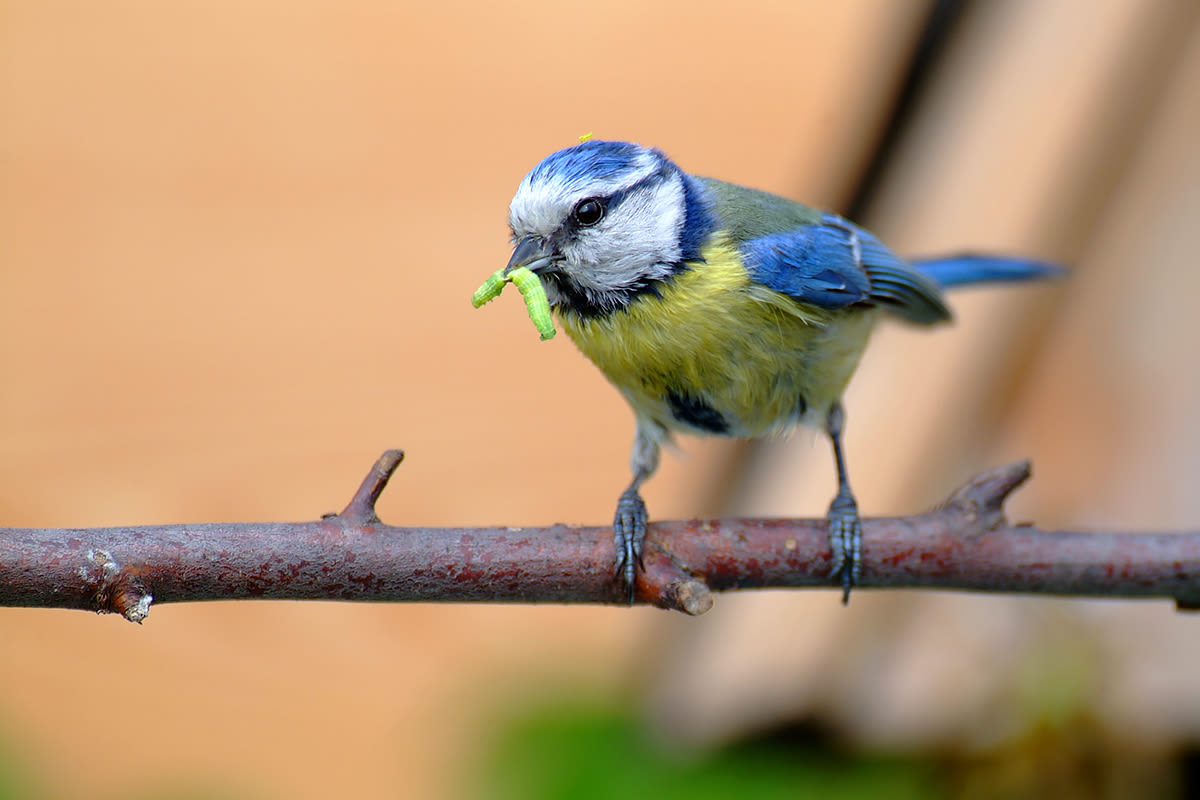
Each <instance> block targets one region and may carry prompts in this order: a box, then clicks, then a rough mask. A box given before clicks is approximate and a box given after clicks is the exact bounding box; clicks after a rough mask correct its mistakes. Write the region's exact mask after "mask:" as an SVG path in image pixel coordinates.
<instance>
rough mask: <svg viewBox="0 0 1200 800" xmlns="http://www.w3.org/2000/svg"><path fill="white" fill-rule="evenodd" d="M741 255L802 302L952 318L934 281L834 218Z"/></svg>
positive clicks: (749, 244)
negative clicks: (884, 307)
mask: <svg viewBox="0 0 1200 800" xmlns="http://www.w3.org/2000/svg"><path fill="white" fill-rule="evenodd" d="M741 251H742V255H743V257H744V258H745V259H746V269H747V270H749V272H750V276H751V277H752V278H753V279H754V280H755V281H757V282H759V283H762V284H763V285H765V286H768V287H770V288H771V289H774V290H775V291H777V292H781V293H783V294H786V295H788V296H789V297H792V298H794V299H796V300H798V301H799V302H801V303H808V304H810V305H814V306H817V307H819V308H829V309H836V308H845V307H846V306H851V305H855V304H858V303H863V304H868V305H882V306H886V307H887V308H888V310H890V311H892V312H893V313H896V314H898V315H900V316H902V317H904V318H905V319H908V320H910V321H912V322H918V323H923V324H930V323H934V322H939V321H942V320H946V319H949V318H950V311H949V309H947V308H946V305H945V303H944V302H943V301H942V295H941V292H940V291H939V289H938V285H937V284H936V283H935V282H934V281H933V280H931V279H930V278H929V277H927V276H925V275H923V274H921V273H920V272H918V271H916V270H915V269H914V268H913V267H912V266H911V265H909V263H908V262H906V261H904V260H903V259H901V258H900V257H898V256H897V255H896V254H895V253H893V252H892V251H891V250H889V249H887V248H886V247H884V246H883V244H882V243H881V242H880V241H879V240H878V239H876V238H875V237H874V236H873V235H871V234H870V233H868V232H867V231H865V230H863V229H862V228H859V227H858V226H857V225H854V224H853V223H850V222H848V221H846V220H844V219H842V218H841V217H838V216H836V215H834V214H824V215H822V217H821V221H820V222H819V223H817V224H812V225H804V226H801V227H797V228H793V229H791V230H788V231H782V232H780V233H771V234H767V235H764V236H759V237H756V238H754V239H750V240H748V241H745V242H743V243H742V246H741Z"/></svg>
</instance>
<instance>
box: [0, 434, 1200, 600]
mask: <svg viewBox="0 0 1200 800" xmlns="http://www.w3.org/2000/svg"><path fill="white" fill-rule="evenodd" d="M402 458H403V454H402V453H401V452H400V451H398V450H392V451H388V452H387V453H384V454H383V456H382V457H381V458H380V459H379V461H378V462H376V464H375V466H374V467H373V468H372V469H371V472H370V473H369V474H368V475H367V477H366V479H365V480H364V481H363V484H362V486H361V487H360V488H359V490H358V492H357V493H356V494H355V495H354V498H353V499H352V500H351V501H350V503H349V505H347V506H346V509H345V510H344V511H342V512H341V513H340V514H333V515H329V516H327V517H325V518H323V519H321V520H318V521H315V522H295V523H264V524H256V523H233V524H203V525H157V526H144V527H128V528H77V529H34V528H6V529H0V606H35V607H42V608H77V609H90V610H93V611H99V612H113V613H118V614H121V615H123V616H124V617H125V618H126V619H129V620H131V621H134V622H141V621H142V620H144V619H145V618H146V615H147V614H148V613H149V611H150V603H151V602H152V601H153V602H158V603H171V602H184V601H196V600H235V599H289V600H317V599H320V600H359V601H423V602H424V601H452V602H456V601H488V602H525V603H532V602H542V603H612V604H619V603H621V602H622V600H623V598H624V596H625V592H624V590H623V588H622V587H621V585H620V583H619V581H618V579H617V577H616V576H615V575H614V574H613V563H614V552H613V543H612V531H611V529H610V528H608V527H578V526H569V525H551V526H548V527H545V528H508V527H502V528H397V527H392V526H389V525H384V524H383V523H381V522H380V521H379V518H378V517H377V516H376V514H375V502H376V501H377V500H378V498H379V495H380V493H381V492H382V491H383V489H384V487H385V486H386V485H387V482H388V479H389V478H390V477H391V475H392V473H393V472H394V471H395V469H396V467H397V466H399V464H400V461H401V459H402ZM1028 477H1029V464H1028V463H1025V462H1022V463H1017V464H1012V465H1009V466H1006V467H1001V468H999V469H996V470H993V471H991V472H988V473H985V474H983V475H980V476H978V477H976V478H974V479H973V480H972V481H970V482H969V483H968V484H967V485H966V486H964V487H963V488H961V489H959V490H958V491H957V492H955V493H954V494H953V495H952V496H951V497H950V498H949V499H948V500H947V501H946V502H945V503H944V504H943V505H942V506H941V507H940V508H938V509H936V510H934V511H931V512H929V513H927V514H921V515H918V516H912V517H902V518H892V519H868V520H865V521H864V523H863V538H864V541H865V556H866V558H865V562H864V565H863V574H862V581H861V584H860V585H861V588H864V589H867V588H908V589H965V590H970V591H983V592H1021V593H1036V594H1051V595H1082V596H1098V597H1167V598H1172V599H1174V600H1175V601H1176V603H1177V604H1178V606H1179V607H1180V608H1188V609H1194V608H1197V607H1200V534H1197V533H1177V534H1145V533H1075V532H1063V531H1057V532H1051V531H1042V530H1038V529H1036V528H1033V527H1030V526H1024V525H1017V526H1013V525H1010V524H1009V523H1008V521H1007V520H1006V519H1005V517H1004V510H1003V504H1004V501H1005V499H1006V498H1007V497H1008V495H1009V494H1010V493H1011V492H1012V491H1013V490H1014V489H1016V488H1017V487H1018V486H1020V485H1021V484H1022V483H1024V482H1025V480H1026V479H1028ZM825 534H826V523H825V521H824V520H713V521H699V520H692V521H688V522H657V523H652V524H651V525H650V527H649V533H648V535H647V539H646V553H645V567H646V569H645V572H644V573H642V574H641V575H640V576H639V579H638V587H637V599H638V601H639V602H642V603H650V604H653V605H656V606H659V607H661V608H671V609H677V610H680V611H684V612H687V613H689V614H702V613H704V612H705V611H707V610H708V609H709V608H710V607H711V606H712V602H713V598H712V592H713V591H725V590H728V589H749V588H768V587H803V586H817V587H828V588H836V587H834V586H833V584H832V581H831V580H830V578H829V570H830V553H829V547H828V543H827V541H826V535H825Z"/></svg>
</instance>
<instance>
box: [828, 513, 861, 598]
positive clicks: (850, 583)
mask: <svg viewBox="0 0 1200 800" xmlns="http://www.w3.org/2000/svg"><path fill="white" fill-rule="evenodd" d="M828 519H829V549H830V550H832V551H833V570H832V573H831V574H832V577H833V578H834V579H835V580H838V581H839V582H840V583H841V584H842V603H848V602H850V590H851V589H853V588H854V586H855V584H857V583H858V577H859V574H860V573H861V572H862V550H863V543H862V520H861V519H860V518H859V516H858V503H857V502H855V500H854V497H853V495H851V494H850V493H849V492H838V495H837V497H835V498H834V499H833V503H832V504H831V505H830V506H829V516H828Z"/></svg>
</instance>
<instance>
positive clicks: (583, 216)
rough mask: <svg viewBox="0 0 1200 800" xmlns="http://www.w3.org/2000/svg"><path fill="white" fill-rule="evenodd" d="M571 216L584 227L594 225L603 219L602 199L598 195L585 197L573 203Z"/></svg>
mask: <svg viewBox="0 0 1200 800" xmlns="http://www.w3.org/2000/svg"><path fill="white" fill-rule="evenodd" d="M571 216H572V217H573V218H574V220H575V222H577V223H578V224H579V225H581V226H582V227H584V228H587V227H589V226H591V225H595V224H596V223H597V222H599V221H600V220H602V219H604V201H603V200H601V199H600V198H599V197H585V198H584V199H582V200H580V201H579V202H578V203H576V204H575V210H574V211H572V212H571Z"/></svg>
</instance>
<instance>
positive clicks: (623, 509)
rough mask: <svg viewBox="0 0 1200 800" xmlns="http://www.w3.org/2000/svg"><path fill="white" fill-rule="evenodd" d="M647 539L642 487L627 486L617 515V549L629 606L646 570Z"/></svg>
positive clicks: (614, 540) (614, 528)
mask: <svg viewBox="0 0 1200 800" xmlns="http://www.w3.org/2000/svg"><path fill="white" fill-rule="evenodd" d="M645 542H646V503H645V501H643V500H642V496H641V495H640V494H638V490H637V489H634V488H630V489H626V490H625V491H624V492H622V493H621V499H620V500H618V501H617V513H616V515H615V516H614V517H613V544H614V545H615V546H616V548H617V566H616V572H617V574H618V575H619V576H621V578H622V579H623V580H624V582H625V588H626V590H627V591H628V593H629V595H628V596H629V605H633V600H634V596H635V594H636V591H637V571H638V569H645V568H646V565H645V564H644V563H643V562H642V547H643V545H644V544H645Z"/></svg>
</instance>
